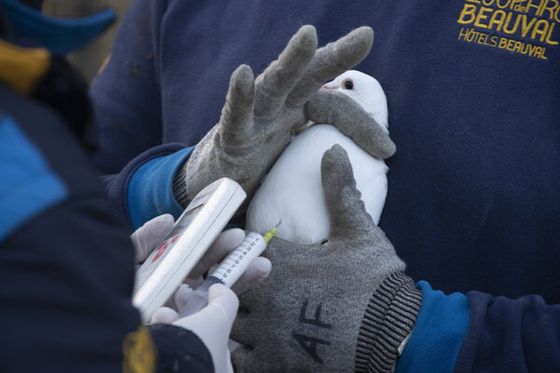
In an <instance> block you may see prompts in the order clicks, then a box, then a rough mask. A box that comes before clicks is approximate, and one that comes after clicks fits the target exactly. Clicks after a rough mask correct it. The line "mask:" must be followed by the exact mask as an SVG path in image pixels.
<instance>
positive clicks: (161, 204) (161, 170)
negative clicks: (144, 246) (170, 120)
mask: <svg viewBox="0 0 560 373" xmlns="http://www.w3.org/2000/svg"><path fill="white" fill-rule="evenodd" d="M193 149H194V147H190V148H185V149H182V150H179V151H177V152H175V153H172V154H170V155H166V156H162V157H157V158H153V159H150V160H149V161H148V162H146V163H144V164H143V165H142V166H140V167H139V168H137V169H136V171H135V172H134V174H133V175H132V178H131V179H130V183H129V185H128V191H127V202H128V213H129V217H130V221H131V222H132V226H133V228H134V229H137V228H139V227H141V226H142V224H144V223H145V222H146V221H148V220H150V219H152V218H154V217H156V216H158V215H161V214H165V213H168V214H172V215H173V216H174V217H175V218H177V217H178V216H179V215H180V214H181V212H182V211H183V209H182V208H181V206H179V204H178V203H177V201H176V200H175V196H174V195H173V177H174V175H175V173H176V172H177V169H178V168H179V167H181V166H182V165H183V163H184V162H185V160H186V159H187V158H188V157H189V155H190V154H191V152H192V151H193Z"/></svg>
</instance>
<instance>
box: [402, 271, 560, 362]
mask: <svg viewBox="0 0 560 373" xmlns="http://www.w3.org/2000/svg"><path fill="white" fill-rule="evenodd" d="M418 285H419V287H420V289H421V290H422V295H423V304H422V307H421V308H420V312H419V314H418V317H417V319H416V325H415V327H414V330H413V332H412V335H411V337H410V339H409V341H408V343H407V345H406V348H405V350H404V352H403V354H402V355H401V357H400V358H399V360H398V362H397V369H396V371H397V372H424V371H426V372H451V371H455V372H480V371H492V372H526V371H529V372H556V371H559V370H560V306H559V305H547V304H545V302H544V300H543V299H542V298H541V297H539V296H536V295H528V296H524V297H521V298H518V299H509V298H505V297H500V296H496V297H495V296H491V295H489V294H485V293H480V292H476V291H472V292H469V293H468V294H461V293H453V294H449V295H446V294H444V293H442V292H441V291H434V290H432V288H431V287H430V285H429V284H428V283H426V282H423V281H421V282H420V283H419V284H418Z"/></svg>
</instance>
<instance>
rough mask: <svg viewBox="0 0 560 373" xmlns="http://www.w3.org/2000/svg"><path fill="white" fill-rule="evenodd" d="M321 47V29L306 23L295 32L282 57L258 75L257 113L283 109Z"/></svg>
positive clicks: (261, 114) (260, 114) (266, 113)
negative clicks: (318, 41) (316, 29)
mask: <svg viewBox="0 0 560 373" xmlns="http://www.w3.org/2000/svg"><path fill="white" fill-rule="evenodd" d="M316 50H317V32H316V31H315V27H313V26H311V25H306V26H302V27H301V28H300V29H299V30H298V31H297V32H296V33H295V35H293V36H292V37H291V39H290V41H289V42H288V44H287V46H286V48H284V50H283V51H282V53H280V55H279V56H278V59H277V60H275V61H273V62H272V63H271V64H270V65H269V66H268V67H267V68H266V69H265V71H263V73H262V74H260V75H259V76H258V77H257V80H256V84H255V85H256V90H257V92H256V98H255V115H256V116H259V117H266V116H268V115H270V113H272V112H274V111H275V110H277V109H279V108H280V107H281V106H282V104H283V103H284V100H285V99H286V97H287V96H288V94H289V93H290V92H291V91H292V89H293V88H294V86H295V85H296V83H297V82H298V80H299V79H300V77H301V75H302V74H303V73H304V71H305V69H306V68H307V65H308V64H309V62H310V61H311V60H312V58H313V56H314V55H315V51H316Z"/></svg>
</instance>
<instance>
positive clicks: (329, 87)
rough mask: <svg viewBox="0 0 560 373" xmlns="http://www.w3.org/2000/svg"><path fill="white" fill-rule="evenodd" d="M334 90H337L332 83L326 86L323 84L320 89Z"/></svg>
mask: <svg viewBox="0 0 560 373" xmlns="http://www.w3.org/2000/svg"><path fill="white" fill-rule="evenodd" d="M336 88H337V86H336V84H334V83H333V82H328V83H327V84H324V85H323V86H322V87H321V89H336Z"/></svg>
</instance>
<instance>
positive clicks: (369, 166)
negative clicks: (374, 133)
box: [246, 70, 388, 244]
mask: <svg viewBox="0 0 560 373" xmlns="http://www.w3.org/2000/svg"><path fill="white" fill-rule="evenodd" d="M323 89H336V90H337V91H340V92H342V93H345V94H346V95H348V96H349V97H351V98H352V99H353V100H354V101H356V102H357V103H358V104H360V105H361V106H362V107H363V108H364V109H365V111H367V112H368V113H369V114H371V115H372V116H373V118H374V119H375V120H376V122H377V123H378V124H379V125H380V126H382V127H383V130H384V131H385V132H388V130H387V127H388V111H387V99H386V97H385V93H384V92H383V88H381V85H380V84H379V82H378V81H377V80H376V79H375V78H373V77H371V76H369V75H367V74H364V73H362V72H359V71H355V70H350V71H347V72H345V73H344V74H342V75H340V76H338V77H337V78H336V79H335V80H333V81H332V82H329V83H327V84H325V85H324V86H323ZM334 144H339V145H341V146H342V147H343V148H344V149H345V150H346V152H347V153H348V157H349V159H350V162H351V163H352V168H353V170H354V177H355V179H356V186H357V188H358V190H359V191H360V192H361V194H362V200H363V201H364V204H365V207H366V211H367V212H368V213H369V214H370V215H371V217H372V218H373V220H374V221H375V223H376V224H377V223H378V222H379V218H380V216H381V211H382V210H383V206H384V205H385V197H386V195H387V171H388V167H387V166H386V165H385V163H384V162H383V161H382V160H380V159H378V158H375V157H373V156H371V155H370V154H368V153H367V152H365V151H364V150H363V149H362V148H360V147H359V146H358V145H356V143H354V142H353V141H352V140H351V139H350V138H349V137H347V136H346V135H344V134H343V133H342V132H340V131H339V130H338V129H336V128H335V127H334V126H332V125H329V124H314V125H312V126H310V127H309V128H307V129H305V130H304V131H303V132H301V133H300V134H298V135H297V136H295V137H294V138H293V139H292V142H291V143H290V144H289V145H288V147H287V148H286V149H285V150H284V152H283V153H282V154H281V155H280V157H279V158H278V160H277V161H276V162H275V164H274V165H273V166H272V168H271V170H270V172H269V173H268V174H267V175H266V177H265V178H264V180H263V183H262V184H261V186H260V187H259V189H258V190H257V192H256V194H255V196H254V197H253V199H252V201H251V203H250V204H249V207H248V209H247V216H246V218H247V229H248V230H250V231H254V232H259V233H261V234H264V232H266V231H268V230H270V229H271V228H272V227H274V226H276V225H278V224H279V223H280V222H281V224H280V225H279V226H278V227H277V233H276V235H277V236H278V237H280V238H283V239H285V240H287V241H291V242H296V243H302V244H311V243H318V242H322V241H324V240H325V239H327V237H328V235H329V230H330V222H329V215H328V211H327V206H326V203H325V199H324V194H323V187H322V184H321V158H322V157H323V153H324V152H325V151H327V150H328V149H330V148H331V147H332V146H333V145H334Z"/></svg>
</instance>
